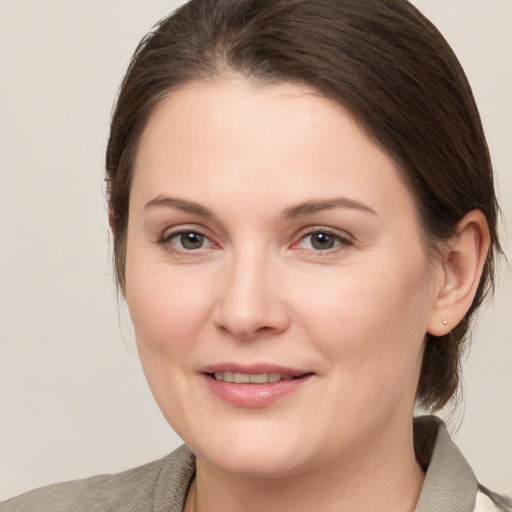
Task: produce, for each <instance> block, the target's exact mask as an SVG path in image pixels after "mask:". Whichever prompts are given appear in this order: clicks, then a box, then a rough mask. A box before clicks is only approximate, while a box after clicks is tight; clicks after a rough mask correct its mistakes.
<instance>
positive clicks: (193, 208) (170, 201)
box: [144, 196, 214, 218]
mask: <svg viewBox="0 0 512 512" xmlns="http://www.w3.org/2000/svg"><path fill="white" fill-rule="evenodd" d="M159 206H164V207H168V208H175V209H176V210H181V211H183V212H186V213H193V214H195V215H200V216H201V217H207V218H213V217H214V215H213V212H212V211H210V210H208V208H205V207H204V206H201V205H200V204H198V203H194V202H193V201H186V200H184V199H178V198H175V197H168V196H158V197H155V198H154V199H151V201H148V202H147V203H146V205H145V206H144V211H146V210H148V209H150V208H155V207H159Z"/></svg>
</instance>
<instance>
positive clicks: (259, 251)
mask: <svg viewBox="0 0 512 512" xmlns="http://www.w3.org/2000/svg"><path fill="white" fill-rule="evenodd" d="M107 181H108V192H109V206H110V223H111V227H112V232H113V235H114V253H115V262H116V270H117V278H118V284H119V288H120V290H121V292H122V293H123V295H124V296H125V298H126V301H127V304H128V306H129V309H130V314H131V317H132V321H133V324H134V327H135V332H136V337H137V342H138V347H139V352H140V356H141V361H142V365H143V368H144V371H145V374H146V377H147V379H148V382H149V384H150V387H151V390H152V392H153V394H154V396H155V399H156V401H157V403H158V405H159V407H160V408H161V410H162V412H163V414H164V416H165V417H166V418H167V420H168V421H169V423H170V424H171V425H172V427H173V428H174V429H175V430H176V431H177V432H178V433H179V434H180V436H181V437H182V438H183V439H184V441H185V443H186V445H187V447H182V448H181V449H179V450H178V451H177V452H174V453H173V454H171V455H170V456H168V457H166V458H165V459H162V460H161V461H157V462H155V463H151V464H149V465H146V466H143V467H141V468H137V469H135V470H131V471H129V472H126V473H122V474H119V475H113V476H108V477H105V476H101V477H95V478H93V479H89V480H85V481H79V482H72V483H68V484H60V485H58V486H52V487H49V488H46V489H42V490H37V491H33V492H32V493H29V494H27V495H25V496H22V497H20V498H18V499H15V500H12V501H9V502H6V503H4V504H3V505H2V506H1V508H0V510H2V511H3V510H70V509H72V510H146V509H147V510H176V511H181V510H185V511H186V512H188V511H213V510H222V511H231V510H253V509H254V510H256V509H267V510H288V509H291V510H298V511H299V510H326V511H329V510H337V511H338V510H361V511H363V510H394V511H402V510H403V511H412V510H416V511H423V510H428V511H436V510H439V511H441V510H443V511H448V510H450V511H459V510H460V511H468V512H470V511H472V510H474V509H475V504H476V507H481V506H485V504H487V506H492V507H493V509H498V510H510V503H509V501H507V500H506V499H505V498H503V497H500V496H498V495H495V494H494V493H492V492H490V491H488V490H487V489H485V488H484V487H482V486H479V485H478V483H477V481H476V479H475V477H474V475H473V473H472V471H471V469H470V468H469V466H468V465H467V463H466V462H465V460H464V459H463V457H462V455H461V454H460V452H458V450H457V448H456V447H455V446H454V445H453V444H452V442H451V440H450V439H449V436H448V434H447V432H446V429H445V428H444V426H443V425H442V424H441V423H440V422H439V421H438V420H436V419H435V418H434V417H424V418H420V419H418V420H416V421H415V422H414V423H413V410H414V406H415V404H416V403H419V404H420V405H421V406H422V407H423V408H425V409H427V410H430V411H432V412H435V411H436V410H439V409H440V408H441V407H442V406H444V405H445V404H447V403H448V402H449V401H450V399H452V398H453V396H454V395H455V393H456V391H457V388H458V384H459V372H458V366H459V361H460V355H461V352H462V350H463V348H464V341H465V338H466V336H467V332H468V328H469V324H470V321H471V318H472V316H473V315H474V313H475V312H476V310H477V309H478V307H479V306H480V304H481V303H482V300H483V298H484V296H485V294H486V292H487V291H488V290H489V289H490V287H491V286H492V279H493V267H494V261H495V256H496V254H498V253H499V252H500V246H499V241H498V236H497V230H496V218H497V204H496V199H495V194H494V190H493V180H492V168H491V164H490V160H489V156H488V150H487V146H486V142H485V139H484V136H483V131H482V127H481V123H480V119H479V115H478V112H477V109H476V106H475V104H474V100H473V97H472V94H471V91H470V88H469V85H468V84H467V81H466V79H465V76H464V73H463V71H462V70H461V68H460V65H459V64H458V62H457V59H456V58H455V56H454V55H453V53H452V51H451V50H450V48H449V47H448V46H447V44H446V43H445V41H444V40H443V38H442V37H441V36H440V34H439V33H438V32H437V30H436V29H435V28H434V27H433V26H432V25H431V24H430V23H429V22H428V21H427V20H426V19H425V18H424V17H423V16H422V15H421V14H420V13H418V12H417V11H416V10H415V9H414V8H413V7H412V6H411V5H410V4H408V3H407V2H405V1H402V0H379V1H375V0H372V1H361V0H338V1H335V0H320V1H314V2H313V1H308V0H259V1H256V0H242V1H236V0H215V1H212V0H193V1H191V2H189V3H187V4H186V5H185V6H184V7H182V8H181V9H180V10H178V11H177V12H176V13H175V14H173V15H171V16H170V17H169V18H167V19H165V20H163V21H162V22H161V23H160V24H159V25H158V26H157V27H156V29H155V30H154V31H153V32H152V33H150V34H149V35H148V36H147V37H146V38H145V39H144V40H143V41H142V43H141V45H140V46H139V48H138V49H137V51H136V54H135V56H134V58H133V60H132V63H131V65H130V68H129V70H128V72H127V75H126V77H125V79H124V81H123V84H122V87H121V92H120V95H119V98H118V101H117V105H116V109H115V112H114V116H113V120H112V127H111V134H110V140H109V145H108V149H107ZM478 509H479V508H477V510H478Z"/></svg>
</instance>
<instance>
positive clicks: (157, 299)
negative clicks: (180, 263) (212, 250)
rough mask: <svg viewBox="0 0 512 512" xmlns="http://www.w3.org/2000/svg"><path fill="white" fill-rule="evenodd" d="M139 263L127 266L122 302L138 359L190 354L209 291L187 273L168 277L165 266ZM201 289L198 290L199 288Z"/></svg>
mask: <svg viewBox="0 0 512 512" xmlns="http://www.w3.org/2000/svg"><path fill="white" fill-rule="evenodd" d="M149 263H150V264H148V265H145V264H144V261H143V260H142V258H141V259H138V260H135V261H134V262H133V263H132V264H131V265H130V264H129V262H127V269H126V276H127V278H126V299H127V303H128V307H129V309H130V314H131V318H132V322H133V325H134V328H135V333H136V337H137V343H138V345H139V350H140V352H141V357H143V353H144V352H146V351H150V352H153V353H157V355H158V354H169V353H172V355H173V359H176V360H179V356H180V354H184V353H185V352H186V351H188V350H190V348H191V346H193V344H194V340H196V339H197V338H198V337H199V332H200V331H201V329H202V328H203V327H204V325H205V318H207V317H208V315H209V309H210V301H209V295H210V294H209V289H208V287H207V286H204V281H203V283H200V282H198V280H197V279H191V278H190V273H189V274H188V275H186V276H185V275H182V274H181V273H180V272H179V271H178V272H173V273H170V272H169V269H168V265H167V264H165V263H158V262H156V263H155V261H152V262H149ZM199 286H201V288H199Z"/></svg>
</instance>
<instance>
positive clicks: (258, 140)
mask: <svg viewBox="0 0 512 512" xmlns="http://www.w3.org/2000/svg"><path fill="white" fill-rule="evenodd" d="M216 191H219V192H222V193H223V198H224V199H230V197H231V199H230V200H234V199H235V198H236V197H239V196H240V195H243V196H248V197H249V196H251V195H257V194H264V195H265V196H266V197H267V198H269V197H271V196H273V195H274V196H277V197H280V198H281V199H282V200H283V201H286V200H289V202H294V201H300V200H303V199H305V198H306V199H307V196H308V195H311V194H316V195H332V194H333V191H336V192H338V193H342V194H343V195H346V196H349V197H350V196H356V195H357V196H359V197H358V199H360V200H363V199H367V200H371V201H372V202H374V203H376V205H377V206H378V203H379V202H380V203H383V202H386V201H389V199H391V198H394V202H395V204H396V198H397V193H398V192H400V194H401V196H403V199H405V202H410V200H411V197H410V194H409V192H408V191H407V190H406V188H405V187H404V185H403V183H402V180H401V178H400V176H399V173H398V172H397V168H396V165H395V164H394V162H393V160H392V159H391V158H390V157H389V156H388V155H387V154H386V153H385V152H384V151H383V150H382V149H380V148H379V147H378V146H377V145H376V144H374V143H373V142H372V141H371V140H370V138H369V137H368V136H367V135H366V134H365V133H364V131H363V130H362V129H361V127H360V126H359V124H358V123H357V121H356V120H354V119H353V117H351V115H349V114H348V113H347V111H346V110H345V109H344V108H343V107H342V106H341V105H339V104H338V103H336V102H334V101H333V100H331V99H328V98H326V97H324V96H322V95H321V94H319V93H318V92H317V91H315V90H314V89H312V88H309V87H307V86H301V85H294V84H288V83H280V84H267V83H261V82H254V81H249V80H246V79H244V78H240V77H232V78H230V79H225V80H216V81H199V82H194V83H190V84H188V85H186V86H184V87H182V88H181V89H179V90H177V91H174V92H173V93H171V94H169V95H168V96H167V97H166V98H165V99H164V100H163V101H162V102H161V103H160V105H159V106H158V107H157V108H156V110H155V111H154V113H153V115H152V116H151V118H150V120H149V122H148V124H147V126H146V129H145V131H144V133H143V136H142V139H141V142H140V146H139V151H138V154H137V158H136V162H135V176H134V182H133V187H132V198H133V199H135V195H137V196H144V197H145V198H147V200H149V199H151V198H152V197H150V196H153V197H154V196H156V195H158V194H162V193H172V195H176V194H179V195H182V194H185V195H187V194H188V195H190V194H193V195H197V194H199V193H205V194H206V193H207V194H208V196H207V198H212V197H214V193H215V192H216ZM135 192H137V194H135ZM376 192H379V194H376ZM229 194H231V196H229ZM372 196H373V197H372ZM402 206H403V205H402Z"/></svg>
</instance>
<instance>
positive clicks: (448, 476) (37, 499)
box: [0, 416, 512, 512]
mask: <svg viewBox="0 0 512 512" xmlns="http://www.w3.org/2000/svg"><path fill="white" fill-rule="evenodd" d="M414 437H415V439H414V444H415V451H416V457H417V459H418V462H419V463H420V464H421V465H422V466H423V468H424V469H425V470H426V477H425V482H424V484H423V488H422V491H421V494H420V497H419V500H418V503H417V505H416V508H415V512H475V502H476V497H477V493H479V494H480V496H481V497H483V498H484V499H485V496H483V494H481V493H485V494H487V496H489V498H490V500H489V503H490V504H491V507H493V508H494V509H495V510H497V511H501V512H512V504H511V502H510V500H508V499H507V498H504V497H502V496H499V495H496V494H494V493H492V492H490V491H488V490H487V489H485V488H483V487H480V489H479V484H478V482H477V480H476V478H475V475H474V474H473V472H472V470H471V468H470V467H469V466H468V464H467V462H466V461H465V460H464V457H463V456H462V454H461V453H460V452H459V450H458V449H457V447H456V446H455V445H454V444H453V442H452V440H451V439H450V436H449V434H448V431H447V430H446V427H445V426H444V424H443V423H442V422H441V421H440V420H439V419H437V418H435V417H434V416H423V417H421V418H417V419H416V420H415V422H414ZM194 474H195V459H194V456H193V455H192V453H191V452H190V451H189V450H188V448H187V447H186V446H182V447H180V448H178V449H177V450H176V451H174V452H173V453H171V454H170V455H168V456H167V457H164V458H163V459H160V460H157V461H155V462H151V463H149V464H146V465H144V466H140V467H138V468H135V469H131V470H129V471H125V472H123V473H118V474H115V475H100V476H94V477H92V478H87V479H84V480H76V481H73V482H67V483H62V484H55V485H50V486H48V487H42V488H40V489H36V490H33V491H31V492H28V493H26V494H22V495H21V496H19V497H17V498H13V499H11V500H8V501H5V502H3V503H0V512H82V511H83V512H85V511H87V512H99V511H101V512H106V511H123V512H146V511H147V512H150V511H151V512H182V509H183V505H184V503H185V498H186V496H187V492H188V488H189V485H190V483H191V482H192V479H193V478H194ZM476 510H477V511H478V509H476Z"/></svg>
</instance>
